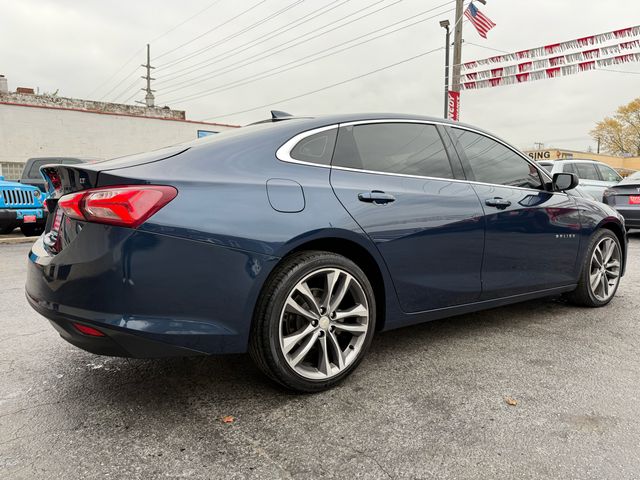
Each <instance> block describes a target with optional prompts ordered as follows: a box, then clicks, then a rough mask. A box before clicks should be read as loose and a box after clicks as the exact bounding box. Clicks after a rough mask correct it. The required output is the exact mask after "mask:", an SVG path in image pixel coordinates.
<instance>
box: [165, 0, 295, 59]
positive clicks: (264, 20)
mask: <svg viewBox="0 0 640 480" xmlns="http://www.w3.org/2000/svg"><path fill="white" fill-rule="evenodd" d="M304 1H305V0H296V1H294V2H293V3H291V4H289V5H287V6H286V7H284V8H281V9H280V10H277V11H276V12H274V13H271V14H269V15H267V16H266V17H264V18H261V19H260V20H257V21H256V22H254V23H252V24H251V25H248V26H246V27H244V28H243V29H241V30H240V31H238V32H235V33H231V34H229V35H227V36H226V37H224V38H221V39H220V40H217V41H215V42H214V43H211V44H209V45H206V46H204V47H201V48H199V49H197V50H195V51H194V52H191V53H188V54H186V55H183V56H182V57H178V58H176V59H174V60H171V61H169V62H167V63H165V64H164V65H160V66H159V67H158V68H159V69H163V68H171V67H173V66H175V65H178V64H180V63H183V62H186V61H187V60H190V59H191V58H193V57H196V56H198V55H201V54H202V53H204V52H206V51H207V50H210V49H212V48H213V47H217V46H218V45H221V44H223V43H225V42H227V41H229V40H231V39H233V38H236V37H238V36H240V35H242V34H244V33H247V32H248V31H250V30H253V29H254V28H256V27H259V26H260V25H262V24H264V23H267V22H268V21H270V20H273V19H274V18H276V17H278V16H280V15H282V14H283V13H285V12H287V11H288V10H291V9H292V8H294V7H296V6H298V5H300V4H301V3H303V2H304Z"/></svg>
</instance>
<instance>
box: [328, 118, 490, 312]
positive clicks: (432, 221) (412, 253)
mask: <svg viewBox="0 0 640 480" xmlns="http://www.w3.org/2000/svg"><path fill="white" fill-rule="evenodd" d="M441 133H443V132H441V131H440V129H439V127H436V126H435V125H431V124H425V123H411V122H402V121H399V122H391V121H390V122H363V123H356V124H347V125H341V126H340V128H339V131H338V138H337V141H336V147H335V151H334V155H333V160H332V168H331V185H332V187H333V189H334V191H335V194H336V195H337V197H338V199H339V200H340V202H341V203H342V204H343V205H344V207H345V208H346V210H347V211H348V212H349V213H350V214H351V216H352V217H353V218H354V219H355V221H356V222H357V223H358V224H359V225H360V226H361V227H362V229H363V230H364V231H365V232H366V234H367V235H368V236H369V237H370V238H371V240H373V242H374V243H375V245H376V247H377V248H378V250H379V251H380V253H381V255H382V257H383V258H384V261H385V262H386V265H387V267H388V269H389V272H390V274H391V277H392V279H393V283H394V286H395V289H396V292H397V296H398V299H399V302H400V305H401V308H402V309H403V310H404V311H405V312H420V311H426V310H431V309H436V308H443V307H449V306H453V305H460V304H464V303H469V302H473V301H475V300H477V299H478V298H479V296H480V271H481V263H482V250H483V244H484V226H483V224H482V214H483V212H482V208H481V206H480V203H479V201H478V198H477V196H476V194H475V192H474V190H473V188H472V187H471V185H469V184H468V183H467V182H464V181H460V178H461V177H462V175H463V174H462V168H461V166H460V163H459V161H458V160H457V158H455V159H452V158H450V157H449V155H448V154H447V148H446V147H445V144H444V143H443V137H442V135H441ZM444 135H445V138H446V139H447V142H449V147H450V140H449V139H448V137H447V136H446V134H444ZM456 177H457V178H458V179H457V180H456Z"/></svg>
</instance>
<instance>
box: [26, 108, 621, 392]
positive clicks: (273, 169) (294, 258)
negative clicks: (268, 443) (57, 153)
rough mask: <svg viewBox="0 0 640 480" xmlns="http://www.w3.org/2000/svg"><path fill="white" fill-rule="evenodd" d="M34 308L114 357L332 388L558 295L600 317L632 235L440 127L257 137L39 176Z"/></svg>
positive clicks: (344, 127)
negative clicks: (416, 332)
mask: <svg viewBox="0 0 640 480" xmlns="http://www.w3.org/2000/svg"><path fill="white" fill-rule="evenodd" d="M43 174H44V176H45V177H46V178H47V181H48V183H49V185H50V194H51V197H50V198H49V200H48V201H47V206H48V209H49V211H50V214H49V219H48V222H47V226H46V230H45V233H44V234H43V236H42V237H41V238H40V239H39V240H38V241H37V242H36V243H35V244H34V245H33V248H32V250H31V252H30V254H29V269H28V280H27V285H26V293H27V298H28V300H29V302H30V304H31V305H32V306H33V308H34V309H36V310H37V311H38V312H40V313H41V314H42V315H44V316H45V317H46V318H48V319H49V320H50V321H51V323H52V325H53V326H54V327H55V328H56V329H57V330H58V332H59V333H60V335H61V336H62V337H63V338H64V339H65V340H67V341H69V342H70V343H72V344H74V345H76V346H78V347H80V348H83V349H85V350H88V351H90V352H94V353H97V354H103V355H116V356H130V357H138V358H142V357H147V358H148V357H163V356H169V355H179V356H186V355H209V354H220V353H240V352H247V351H248V352H250V354H251V356H252V357H253V359H254V360H255V361H256V363H257V364H258V366H259V367H260V368H261V369H262V370H263V371H264V372H265V373H266V374H267V375H268V376H269V377H270V378H272V379H273V380H274V381H276V382H278V383H280V384H281V385H283V386H285V387H287V388H289V389H293V390H297V391H306V392H314V391H320V390H323V389H326V388H329V387H331V386H333V385H335V384H336V383H338V382H340V381H341V380H342V379H344V378H345V377H346V376H347V375H349V374H350V373H351V372H352V371H353V370H354V369H355V368H356V367H357V365H358V364H359V363H360V362H361V361H362V359H363V357H364V356H365V353H366V351H367V349H368V348H369V345H370V344H371V340H372V337H373V335H374V334H375V333H376V332H380V331H384V330H390V329H394V328H398V327H404V326H407V325H411V324H416V323H420V322H424V321H428V320H434V319H439V318H444V317H450V316H453V315H459V314H462V313H467V312H472V311H477V310H481V309H487V308H493V307H498V306H501V305H507V304H511V303H515V302H520V301H523V300H529V299H533V298H539V297H545V296H550V295H557V294H564V295H566V297H567V298H568V299H569V300H570V301H572V302H574V303H576V304H578V305H584V306H590V307H601V306H604V305H606V304H607V303H609V302H610V301H611V299H612V298H613V296H614V295H615V292H616V289H617V288H618V284H619V281H620V278H621V277H622V275H623V273H624V268H625V260H626V252H627V241H626V236H625V225H624V219H623V218H622V217H621V215H620V214H618V213H617V212H616V211H615V210H613V209H612V208H610V207H609V206H607V205H604V204H602V203H598V202H595V201H591V200H588V199H585V198H583V197H581V196H579V195H574V194H572V189H573V188H574V187H575V186H576V185H577V181H578V180H577V177H576V176H575V174H572V173H557V174H555V175H553V177H551V176H550V175H549V174H548V173H547V172H545V171H544V169H542V168H540V167H538V166H537V165H536V164H535V163H534V162H532V161H530V159H528V157H527V156H526V155H524V154H523V153H521V152H519V151H518V150H517V149H515V148H513V147H512V146H510V145H509V144H507V143H506V142H504V141H502V140H500V139H498V138H496V137H495V136H493V135H491V134H489V133H487V132H485V131H483V130H480V129H478V128H475V127H471V126H468V125H463V124H458V123H449V122H446V121H442V120H437V119H433V118H428V117H420V116H407V115H390V114H383V115H381V114H378V115H373V114H366V115H341V116H327V117H317V118H294V117H290V118H287V119H286V120H283V121H277V122H276V121H273V122H271V121H269V122H262V123H259V124H256V125H252V126H248V127H244V128H240V129H237V130H234V131H230V132H225V133H221V134H218V135H216V136H212V137H208V138H206V139H201V140H197V141H195V142H192V143H188V144H183V145H178V146H175V147H171V148H167V149H163V150H157V151H154V152H151V153H145V154H140V155H134V156H129V157H123V158H118V159H114V160H109V161H105V162H98V163H93V164H81V165H57V166H50V167H43Z"/></svg>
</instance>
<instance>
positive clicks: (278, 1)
mask: <svg viewBox="0 0 640 480" xmlns="http://www.w3.org/2000/svg"><path fill="white" fill-rule="evenodd" d="M477 5H478V7H479V8H480V9H481V10H482V11H483V12H484V13H485V14H486V15H487V16H488V17H490V18H491V19H492V20H493V21H494V22H495V23H496V24H497V27H496V28H494V29H493V30H492V31H490V32H489V35H488V37H489V38H488V39H487V40H484V39H482V38H481V37H480V36H479V35H478V34H477V32H476V31H475V30H474V29H473V27H472V25H471V24H469V23H468V22H466V23H465V24H464V39H465V42H466V44H465V47H464V49H463V61H469V60H473V59H478V58H485V57H487V56H491V55H494V54H495V52H494V51H492V50H489V49H498V50H504V51H510V52H511V51H517V50H522V49H525V48H532V47H536V46H540V45H544V44H549V43H556V42H560V41H564V40H571V39H574V38H577V37H583V36H587V35H590V34H596V33H601V32H606V31H610V30H615V29H619V28H623V27H627V26H633V25H638V24H640V2H636V1H631V0H606V1H605V0H598V1H596V0H583V1H580V2H578V1H569V0H535V1H522V0H487V5H486V6H483V5H481V4H477ZM289 6H291V8H289V9H286V7H289ZM438 6H440V8H437V9H435V10H434V11H433V12H431V13H426V14H423V15H422V16H417V17H416V18H415V19H414V20H413V21H417V20H421V19H424V18H426V17H429V16H433V15H435V16H434V18H432V19H430V20H426V21H424V22H421V23H418V24H416V25H415V26H412V27H409V28H405V29H403V30H401V31H399V32H397V33H392V34H390V35H387V36H385V37H382V38H379V39H376V40H373V41H370V42H367V43H364V44H362V45H359V46H356V47H354V48H351V49H348V50H345V51H343V52H340V53H337V54H335V55H332V56H329V57H326V58H323V59H320V60H317V61H314V62H311V63H308V64H306V65H304V66H300V67H299V68H295V69H292V70H290V71H287V72H284V73H281V74H277V75H273V76H271V77H269V78H265V79H262V80H257V81H252V82H251V83H248V84H245V85H241V86H236V87H235V88H230V89H227V90H224V91H217V92H209V93H206V94H204V95H203V96H201V98H196V99H194V100H191V101H188V100H183V99H184V98H185V97H187V96H188V95H191V94H196V93H201V92H206V91H207V90H212V89H215V88H217V87H220V86H223V85H228V84H230V83H232V82H234V81H239V80H243V81H244V79H253V80H255V78H254V77H259V76H260V75H262V74H263V72H266V71H270V69H276V68H277V67H280V66H282V65H285V64H289V63H290V62H294V61H297V60H299V59H302V58H305V57H309V59H313V58H316V57H317V56H318V55H315V54H316V53H317V52H320V51H322V50H326V49H329V48H331V47H333V46H334V45H338V44H341V43H344V42H347V41H349V40H352V39H354V38H355V37H359V36H363V35H366V34H368V33H370V32H373V31H376V30H380V29H383V28H384V27H387V26H388V25H390V24H392V23H395V22H398V21H400V20H403V19H405V18H408V17H411V16H414V15H417V14H420V13H421V12H424V11H426V10H428V9H431V8H434V7H438ZM453 6H454V2H452V1H450V2H447V1H446V0H298V1H296V0H247V1H238V0H182V1H180V2H168V1H167V2H164V1H163V2H160V1H157V0H155V1H152V0H135V1H131V0H129V1H126V2H125V1H121V0H110V1H104V0H100V1H98V0H82V1H80V0H20V1H15V0H0V11H1V12H2V13H1V15H0V31H2V34H3V35H2V41H1V42H0V73H1V74H4V75H6V76H7V78H8V80H9V88H10V89H11V90H14V89H15V88H16V87H18V86H27V87H37V88H39V89H40V91H47V92H53V91H56V90H59V94H60V95H62V96H67V97H77V98H87V99H101V98H102V99H104V100H109V101H112V100H118V101H124V100H126V99H128V98H131V100H130V101H131V102H132V101H134V100H141V99H142V98H143V93H141V92H139V93H138V94H136V89H139V88H141V87H142V86H143V83H144V81H143V80H142V79H137V80H136V76H140V75H142V74H143V71H142V68H141V67H140V68H136V65H139V64H141V63H144V61H145V52H144V45H145V44H146V43H147V42H151V43H152V64H153V65H156V66H157V67H158V68H157V69H156V70H155V71H154V76H155V77H156V78H157V80H156V82H155V85H154V88H156V89H157V93H156V95H157V103H158V104H160V105H165V104H168V105H170V106H171V107H173V108H178V109H184V110H186V111H187V118H189V119H194V120H201V119H209V120H210V121H220V122H224V123H234V124H245V123H248V122H251V121H255V120H259V119H262V118H266V117H267V116H268V110H269V109H270V108H274V109H280V110H285V111H289V112H291V113H294V114H298V115H308V114H322V113H336V112H341V113H342V112H370V111H378V112H382V111H383V112H402V113H404V112H406V113H416V114H424V115H432V116H442V110H443V95H444V94H443V90H444V72H443V70H444V68H443V64H444V51H443V50H438V51H436V52H434V53H431V54H428V55H425V56H422V57H419V58H417V59H415V60H413V61H410V62H406V63H403V64H400V65H398V66H396V67H394V68H390V69H387V70H383V71H381V72H379V73H375V74H372V75H368V76H365V77H362V78H359V79H356V80H353V81H350V82H347V83H344V84H342V85H338V86H335V87H333V88H329V89H326V90H323V91H321V92H318V93H315V94H312V95H307V96H304V97H301V98H298V99H295V100H289V101H281V100H284V99H287V98H290V97H294V96H297V95H301V94H305V93H307V92H311V91H314V90H318V89H322V88H323V87H326V86H328V85H332V84H336V83H339V82H342V81H344V80H348V79H351V78H354V77H357V76H359V75H362V74H365V73H368V72H371V71H373V70H376V69H379V68H382V67H385V66H387V65H390V64H393V63H396V62H399V61H402V60H405V59H407V58H410V57H413V56H416V55H420V54H422V53H423V52H427V51H430V50H434V49H438V48H441V47H442V46H443V45H444V30H443V29H442V28H440V26H439V25H438V20H440V19H447V18H448V19H449V20H451V21H452V23H453V13H452V12H447V10H450V9H452V8H453ZM323 7H326V8H324V9H322V8H323ZM333 7H335V8H333ZM330 8H332V10H329V9H330ZM318 9H322V10H319V12H318V13H322V12H325V13H323V14H322V15H319V16H317V17H316V18H311V16H310V15H309V14H311V13H312V12H314V11H316V10H318ZM378 9H381V10H380V11H378V12H375V11H376V10H378ZM281 10H284V11H283V12H282V13H280V14H279V15H276V16H274V17H273V18H271V19H267V20H265V21H263V22H261V23H260V24H258V25H257V26H255V27H253V28H250V27H251V26H252V25H253V24H255V23H256V22H258V21H260V20H263V19H265V18H266V17H268V16H270V15H273V14H276V13H277V12H279V11H281ZM359 10H362V11H361V12H360V13H355V12H357V11H359ZM243 12H244V13H243ZM368 13H371V14H370V15H368V16H366V17H365V18H362V19H359V20H356V21H353V22H352V23H350V24H349V25H346V26H344V27H342V28H337V29H335V30H334V31H331V32H328V33H326V34H324V35H320V36H318V37H317V38H314V39H311V40H309V41H306V42H303V40H307V39H309V37H311V36H312V35H307V36H304V35H305V34H307V33H308V32H310V31H312V30H317V32H316V33H314V34H313V35H318V34H320V33H322V32H325V31H327V30H329V29H330V28H334V27H336V26H338V25H340V24H342V23H345V22H347V21H349V20H354V19H357V18H358V17H359V16H362V15H365V14H368ZM352 14H353V15H352ZM305 15H309V16H307V17H305V18H306V19H309V18H311V19H310V20H309V21H307V22H306V23H304V24H303V25H299V26H297V27H296V25H297V23H296V22H300V21H301V20H300V19H301V18H302V17H304V16H305ZM349 15H350V16H349ZM347 16H349V17H348V18H347V19H345V20H340V19H342V18H344V17H347ZM190 17H193V18H191V19H190V20H188V21H186V22H185V20H187V19H189V18H190ZM234 17H236V18H234ZM336 22H337V23H336ZM330 23H332V25H331V26H326V27H325V25H327V24H330ZM407 23H409V22H405V23H401V24H399V25H398V26H403V25H406V24H407ZM176 27H177V28H176ZM394 28H397V27H394ZM245 30H246V31H245ZM389 30H390V29H387V30H380V32H379V33H385V32H388V31H389ZM371 36H372V35H370V36H364V37H363V38H362V40H366V39H368V38H371ZM271 37H273V38H271ZM258 39H263V40H262V41H258ZM286 42H288V43H286ZM300 42H303V43H300ZM297 43H300V44H299V45H295V44H297ZM612 43H613V42H612ZM185 44H186V45H185ZM283 44H284V45H283ZM472 44H477V45H481V46H482V47H479V46H476V45H472ZM281 45H282V46H281ZM347 45H352V44H347ZM347 45H345V46H347ZM178 47H179V48H178ZM204 47H209V48H207V49H204ZM286 47H289V48H286ZM340 48H343V47H340ZM200 49H204V50H203V51H201V52H199V50H200ZM279 50H282V51H279ZM335 50H336V49H333V50H328V51H327V52H325V53H323V55H324V54H326V53H329V52H332V51H335ZM267 51H269V53H274V52H275V53H274V54H273V55H271V56H269V57H268V58H264V59H263V58H261V57H262V56H263V55H264V54H265V52H267ZM194 54H195V55H194ZM187 55H190V56H191V55H193V56H192V58H185V56H187ZM129 60H130V62H129V63H128V64H126V62H127V61H129ZM174 62H175V63H174ZM125 64H126V65H125ZM290 64H291V65H296V63H290ZM123 65H125V66H124V67H123ZM192 66H193V67H192ZM196 67H200V68H199V69H198V70H195V71H192V70H193V69H194V68H196ZM610 68H611V69H614V70H620V71H624V72H635V74H633V73H618V72H609V71H594V72H587V73H581V74H578V75H574V76H568V77H565V78H559V79H553V80H541V81H538V82H532V83H528V84H520V85H515V86H504V87H499V88H491V89H486V90H479V91H471V92H462V106H461V119H462V120H463V121H464V122H467V123H471V124H475V125H478V126H481V127H483V128H486V129H488V130H490V131H492V132H494V133H495V134H497V135H499V136H502V137H503V138H505V139H507V140H509V141H511V142H512V143H514V144H515V145H517V146H519V147H521V148H530V147H531V146H532V145H533V142H544V143H545V145H546V146H558V147H563V148H575V149H585V148H587V147H588V146H593V145H594V142H593V141H592V139H591V138H590V137H589V134H588V132H589V130H590V129H591V128H592V127H593V126H594V123H595V122H596V121H598V120H599V119H601V118H602V117H603V116H605V115H609V114H611V113H612V112H613V111H614V110H615V109H616V108H617V107H618V106H619V105H621V104H623V103H627V102H629V101H631V100H632V99H633V98H636V97H638V96H640V88H639V87H640V75H639V74H640V64H637V63H631V64H624V65H619V66H615V67H610ZM185 69H186V70H185ZM118 71H119V73H118V74H117V75H115V77H113V78H111V77H112V76H113V75H114V74H115V73H116V72H118ZM271 71H277V70H271ZM178 75H182V76H178ZM196 81H198V82H200V83H197V84H193V83H194V82H196ZM171 90H173V92H172V91H171ZM132 96H133V98H132ZM262 105H268V107H267V106H265V107H261V108H260V109H257V110H252V111H249V112H246V113H242V114H235V115H227V114H230V113H234V112H238V111H244V110H249V109H252V108H254V107H258V106H262Z"/></svg>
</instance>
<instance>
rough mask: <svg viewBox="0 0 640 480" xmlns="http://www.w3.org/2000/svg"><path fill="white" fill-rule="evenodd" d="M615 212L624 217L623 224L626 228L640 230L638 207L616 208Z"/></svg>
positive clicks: (639, 208) (639, 209) (639, 210)
mask: <svg viewBox="0 0 640 480" xmlns="http://www.w3.org/2000/svg"><path fill="white" fill-rule="evenodd" d="M616 210H617V211H618V213H619V214H620V215H622V216H623V217H624V224H625V226H626V227H627V228H640V207H635V208H616Z"/></svg>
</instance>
